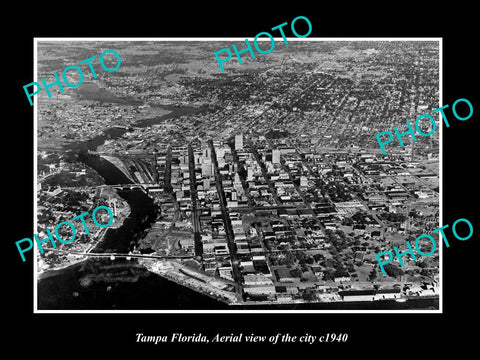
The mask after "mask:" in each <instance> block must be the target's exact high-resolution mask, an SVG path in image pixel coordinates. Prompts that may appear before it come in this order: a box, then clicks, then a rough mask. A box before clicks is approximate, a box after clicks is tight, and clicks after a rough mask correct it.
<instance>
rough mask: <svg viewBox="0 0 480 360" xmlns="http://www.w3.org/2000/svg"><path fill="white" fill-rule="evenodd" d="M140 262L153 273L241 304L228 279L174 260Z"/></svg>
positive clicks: (224, 300) (228, 301) (222, 299)
mask: <svg viewBox="0 0 480 360" xmlns="http://www.w3.org/2000/svg"><path fill="white" fill-rule="evenodd" d="M139 263H140V264H141V265H143V266H145V267H146V268H147V269H148V271H150V272H152V273H155V274H157V275H160V276H162V277H164V278H166V279H168V280H171V281H174V282H175V283H177V284H179V285H181V286H186V287H188V288H190V289H192V290H194V291H197V292H200V293H202V294H204V295H208V296H210V297H212V298H213V299H215V300H217V301H222V302H224V303H226V304H228V305H232V304H241V302H240V301H239V299H238V297H237V294H236V293H235V287H234V286H233V285H232V284H230V283H229V282H227V281H221V280H219V279H215V278H212V277H208V276H206V275H204V274H201V273H199V272H196V271H194V270H193V269H190V268H187V267H185V266H184V265H182V264H180V263H178V262H177V261H174V260H153V259H152V260H151V259H140V260H139Z"/></svg>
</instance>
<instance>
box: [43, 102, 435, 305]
mask: <svg viewBox="0 0 480 360" xmlns="http://www.w3.org/2000/svg"><path fill="white" fill-rule="evenodd" d="M189 110H190V111H195V112H196V111H198V108H193V107H187V108H185V109H182V108H177V109H176V111H172V113H168V114H165V115H163V116H160V117H158V118H154V119H148V120H142V121H141V122H139V127H148V126H151V125H153V124H155V123H157V122H161V121H163V120H165V119H166V118H169V117H172V116H179V115H180V114H185V113H187V112H188V111H189ZM126 131H127V130H126V129H120V128H108V129H106V130H104V131H103V133H102V134H100V135H97V136H95V137H93V138H92V139H90V140H87V141H84V142H78V143H75V144H72V145H69V146H68V147H67V148H66V150H70V151H75V152H78V153H80V154H81V155H80V159H81V160H82V161H83V162H84V163H85V164H87V165H88V166H90V167H92V168H93V169H94V170H96V171H97V173H98V174H100V175H101V176H102V177H103V178H104V179H105V183H106V184H107V185H115V184H129V183H131V180H129V179H128V178H127V177H126V176H125V174H124V173H122V172H121V171H120V170H119V169H118V168H117V167H116V166H115V165H113V164H112V163H110V162H108V161H106V160H104V159H102V158H101V157H98V156H95V155H93V156H92V155H87V150H90V151H95V150H96V149H97V147H98V146H99V145H102V144H103V143H104V142H105V140H106V139H115V138H117V137H119V136H121V135H122V134H124V133H125V132H126ZM119 195H120V196H121V197H122V198H123V199H125V200H126V201H127V202H128V204H129V206H130V208H131V215H130V216H129V217H128V218H127V219H126V220H125V222H124V224H123V225H122V226H121V227H119V228H118V229H115V230H109V231H108V232H107V234H106V236H105V238H104V239H103V241H102V242H101V243H99V244H97V245H96V247H95V249H94V251H95V252H120V253H126V252H128V251H131V250H133V248H134V246H135V245H136V244H138V241H139V239H141V238H142V237H143V235H144V234H145V232H146V231H148V228H149V227H150V225H151V223H152V221H153V220H154V219H155V217H156V209H155V206H154V204H153V201H152V200H151V198H149V197H148V196H147V195H146V194H145V193H144V192H142V191H140V190H133V191H119ZM37 295H38V308H39V309H40V310H42V309H72V310H73V309H78V310H115V309H123V310H184V309H192V310H196V309H198V310H214V309H227V308H229V309H232V310H234V309H235V310H236V309H245V310H254V309H259V310H268V309H272V310H273V309H276V310H278V309H299V310H300V309H309V310H359V309H362V310H363V309H369V310H373V309H377V310H400V309H434V308H438V299H425V298H422V299H409V300H407V301H406V302H403V303H400V302H395V301H389V300H386V301H375V302H338V303H295V304H285V305H284V304H274V303H263V304H261V305H245V306H238V305H235V306H232V307H228V306H227V305H226V304H224V303H222V302H219V301H216V300H214V299H213V298H211V297H210V296H207V295H203V294H202V293H200V292H198V291H194V290H192V289H190V288H188V287H186V286H183V285H179V284H177V283H175V282H172V281H169V280H167V279H165V278H163V277H161V276H159V275H158V274H155V273H152V272H150V271H148V270H147V269H146V268H144V267H142V266H139V265H138V261H137V260H131V261H127V260H118V259H117V260H114V261H111V260H99V259H88V260H86V261H84V262H82V263H81V264H76V265H72V266H69V267H66V268H65V269H62V270H58V271H51V272H48V273H47V274H45V276H42V277H41V279H40V280H39V282H38V294H37Z"/></svg>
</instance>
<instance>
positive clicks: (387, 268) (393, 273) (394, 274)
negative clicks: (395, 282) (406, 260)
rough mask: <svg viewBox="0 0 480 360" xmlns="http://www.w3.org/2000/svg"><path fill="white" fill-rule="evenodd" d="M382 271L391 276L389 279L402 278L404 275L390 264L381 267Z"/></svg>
mask: <svg viewBox="0 0 480 360" xmlns="http://www.w3.org/2000/svg"><path fill="white" fill-rule="evenodd" d="M383 269H384V270H385V272H386V273H387V275H388V276H391V277H398V276H402V275H403V274H404V272H403V270H402V269H400V268H399V267H398V266H396V265H392V264H386V265H385V266H384V267H383Z"/></svg>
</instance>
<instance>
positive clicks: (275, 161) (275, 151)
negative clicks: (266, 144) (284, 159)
mask: <svg viewBox="0 0 480 360" xmlns="http://www.w3.org/2000/svg"><path fill="white" fill-rule="evenodd" d="M272 163H273V164H280V150H278V149H273V150H272Z"/></svg>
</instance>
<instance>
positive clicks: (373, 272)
mask: <svg viewBox="0 0 480 360" xmlns="http://www.w3.org/2000/svg"><path fill="white" fill-rule="evenodd" d="M368 278H369V279H370V281H373V280H375V279H376V278H377V270H375V268H374V267H373V268H372V271H370V274H369V275H368Z"/></svg>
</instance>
